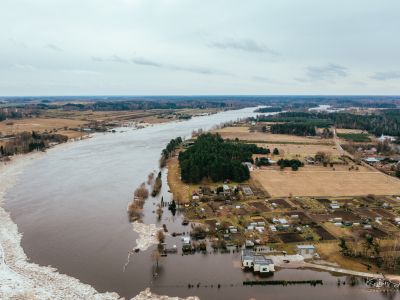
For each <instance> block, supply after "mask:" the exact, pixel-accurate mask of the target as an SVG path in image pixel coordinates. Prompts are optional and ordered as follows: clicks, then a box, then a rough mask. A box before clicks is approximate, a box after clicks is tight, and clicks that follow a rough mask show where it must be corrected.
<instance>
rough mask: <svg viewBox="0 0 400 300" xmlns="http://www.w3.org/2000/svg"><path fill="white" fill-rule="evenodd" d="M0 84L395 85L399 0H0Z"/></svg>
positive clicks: (48, 91) (2, 88)
mask: <svg viewBox="0 0 400 300" xmlns="http://www.w3.org/2000/svg"><path fill="white" fill-rule="evenodd" d="M0 54H1V55H0V95H104V94H106V95H182V94H183V95H194V94H206V95H212V94H225V95H226V94H265V95H270V94H382V95H383V94H392V95H394V94H396V95H398V94H400V1H399V0H375V1H373V0H275V1H272V0H260V1H256V0H248V1H243V0H242V1H235V0H226V1H218V0H210V1H208V0H199V1H191V0H181V1H178V0H158V1H153V0H0Z"/></svg>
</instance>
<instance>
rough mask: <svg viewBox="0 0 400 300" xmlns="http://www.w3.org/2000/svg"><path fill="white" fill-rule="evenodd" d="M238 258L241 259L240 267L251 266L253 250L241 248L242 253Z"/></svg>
mask: <svg viewBox="0 0 400 300" xmlns="http://www.w3.org/2000/svg"><path fill="white" fill-rule="evenodd" d="M240 258H241V260H242V267H244V268H252V267H253V258H254V254H253V251H250V250H248V249H244V250H242V254H241V257H240Z"/></svg>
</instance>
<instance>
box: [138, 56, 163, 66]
mask: <svg viewBox="0 0 400 300" xmlns="http://www.w3.org/2000/svg"><path fill="white" fill-rule="evenodd" d="M132 62H133V63H134V64H137V65H143V66H151V67H158V68H161V67H163V65H162V64H160V63H158V62H155V61H152V60H149V59H146V58H134V59H132Z"/></svg>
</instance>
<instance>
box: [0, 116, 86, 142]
mask: <svg viewBox="0 0 400 300" xmlns="http://www.w3.org/2000/svg"><path fill="white" fill-rule="evenodd" d="M85 123H86V122H85V121H82V120H72V119H60V118H52V119H46V118H30V119H22V120H12V121H11V120H8V121H2V122H0V132H1V133H2V134H3V135H12V134H15V133H20V132H24V131H38V132H44V131H46V130H47V131H53V132H55V131H56V132H57V133H59V134H65V135H67V136H68V137H70V138H75V137H79V136H81V135H82V133H80V132H77V131H71V130H66V129H64V128H65V127H79V126H82V125H84V124H85ZM7 124H11V125H7Z"/></svg>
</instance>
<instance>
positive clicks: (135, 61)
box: [92, 55, 230, 75]
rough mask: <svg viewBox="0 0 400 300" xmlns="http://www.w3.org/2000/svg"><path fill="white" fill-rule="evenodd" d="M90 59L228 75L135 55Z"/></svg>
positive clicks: (218, 71) (222, 72)
mask: <svg viewBox="0 0 400 300" xmlns="http://www.w3.org/2000/svg"><path fill="white" fill-rule="evenodd" d="M92 60H93V61H95V62H107V61H110V62H117V63H133V64H135V65H141V66H148V67H154V68H160V69H167V70H175V71H182V72H190V73H196V74H209V75H230V74H229V73H227V72H224V71H220V70H216V69H210V68H203V67H197V66H179V65H174V64H164V63H161V62H158V61H154V60H150V59H147V58H143V57H136V58H133V59H131V60H128V59H125V58H121V57H119V56H117V55H112V56H110V57H107V58H102V57H97V56H92Z"/></svg>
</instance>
